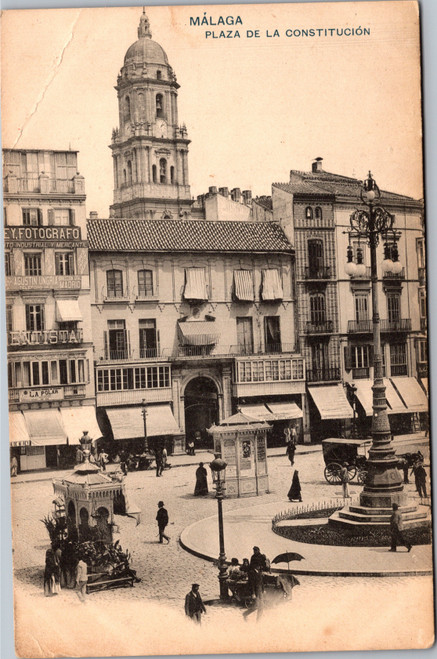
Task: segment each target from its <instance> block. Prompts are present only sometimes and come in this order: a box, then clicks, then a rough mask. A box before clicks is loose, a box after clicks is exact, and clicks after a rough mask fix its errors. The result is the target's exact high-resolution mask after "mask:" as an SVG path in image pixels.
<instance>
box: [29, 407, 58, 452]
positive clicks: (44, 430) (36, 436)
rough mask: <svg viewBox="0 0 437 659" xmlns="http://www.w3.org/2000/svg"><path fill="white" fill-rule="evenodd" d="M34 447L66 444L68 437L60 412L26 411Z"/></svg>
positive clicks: (50, 410)
mask: <svg viewBox="0 0 437 659" xmlns="http://www.w3.org/2000/svg"><path fill="white" fill-rule="evenodd" d="M23 414H24V418H25V420H26V425H27V430H28V432H29V436H30V441H31V444H32V446H55V445H57V444H66V443H67V436H66V434H65V430H64V427H63V425H62V417H61V414H60V412H59V410H54V409H47V410H24V411H23Z"/></svg>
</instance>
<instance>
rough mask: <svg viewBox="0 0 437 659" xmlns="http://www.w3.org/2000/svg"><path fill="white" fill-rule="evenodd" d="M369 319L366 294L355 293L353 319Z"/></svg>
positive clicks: (358, 320)
mask: <svg viewBox="0 0 437 659" xmlns="http://www.w3.org/2000/svg"><path fill="white" fill-rule="evenodd" d="M368 319H369V309H368V297H367V295H355V320H356V321H357V322H358V323H359V322H360V321H362V320H368Z"/></svg>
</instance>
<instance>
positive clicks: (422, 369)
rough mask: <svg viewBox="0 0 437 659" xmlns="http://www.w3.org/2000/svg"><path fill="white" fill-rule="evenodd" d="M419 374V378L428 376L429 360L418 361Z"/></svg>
mask: <svg viewBox="0 0 437 659" xmlns="http://www.w3.org/2000/svg"><path fill="white" fill-rule="evenodd" d="M417 375H418V376H419V378H427V377H428V363H427V362H418V363H417Z"/></svg>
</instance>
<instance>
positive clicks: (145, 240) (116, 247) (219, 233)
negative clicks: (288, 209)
mask: <svg viewBox="0 0 437 659" xmlns="http://www.w3.org/2000/svg"><path fill="white" fill-rule="evenodd" d="M88 239H89V248H90V250H94V251H99V252H119V251H146V252H161V251H162V252H186V251H190V252H216V251H228V252H289V251H290V250H291V249H292V246H291V244H290V243H289V241H288V240H287V238H286V236H285V234H284V232H283V231H282V229H281V228H280V227H279V226H278V225H277V224H273V223H272V222H208V221H205V220H141V219H115V218H109V219H100V218H98V219H90V220H88Z"/></svg>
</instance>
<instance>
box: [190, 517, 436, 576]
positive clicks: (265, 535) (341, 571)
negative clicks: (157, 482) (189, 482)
mask: <svg viewBox="0 0 437 659" xmlns="http://www.w3.org/2000/svg"><path fill="white" fill-rule="evenodd" d="M272 505H274V504H267V506H272ZM267 506H266V504H258V505H255V506H251V507H250V508H243V509H239V510H237V511H236V510H234V511H231V512H229V513H225V515H224V522H225V548H226V521H228V522H229V520H230V518H234V521H235V519H237V518H238V517H244V518H245V519H244V520H243V521H242V522H241V523H240V524H235V526H238V527H239V529H238V530H239V535H240V534H241V536H242V537H243V536H244V535H245V534H246V533H249V534H250V531H251V530H253V528H254V526H256V525H258V524H259V523H260V519H261V518H262V517H264V516H263V515H261V512H262V510H260V509H262V508H266V507H267ZM256 512H258V515H256ZM251 513H252V514H251ZM211 525H214V531H215V532H216V533H217V535H218V531H217V517H216V516H215V515H211V516H210V517H206V518H205V519H202V520H199V521H197V522H194V523H193V524H190V526H187V527H186V528H185V529H184V530H183V531H182V533H181V535H180V537H179V544H180V546H181V547H182V548H183V549H184V550H185V551H187V552H189V553H190V554H193V555H194V556H197V557H198V558H201V559H203V560H207V561H210V562H216V561H217V557H218V553H219V548H218V540H217V553H216V555H213V553H212V551H211V548H210V547H208V539H209V537H210V536H211V528H210V527H211ZM228 531H229V529H228ZM252 537H253V534H252ZM199 538H200V541H199ZM196 540H197V542H196ZM252 542H256V544H258V545H259V546H260V547H261V551H263V552H265V553H266V554H267V555H268V556H273V555H275V554H279V553H282V552H283V551H284V550H285V549H287V550H290V551H298V552H299V553H302V554H305V553H307V554H308V550H309V551H310V553H311V552H312V553H313V560H317V558H318V557H319V556H320V558H321V559H322V557H323V558H324V561H327V562H328V563H331V565H329V567H328V566H327V567H326V568H325V569H321V568H311V567H310V568H306V567H304V565H303V564H302V563H303V562H299V563H298V564H297V563H296V562H293V564H292V566H291V568H290V572H292V573H293V574H296V575H299V574H300V575H307V576H310V575H311V576H334V577H404V576H429V575H432V574H433V570H432V563H431V566H430V567H429V568H427V567H423V568H421V567H418V566H417V565H412V566H411V567H409V568H405V567H404V566H403V567H402V568H398V569H394V568H393V566H392V565H391V566H388V565H387V567H378V569H375V568H372V566H371V565H369V561H368V551H367V549H379V548H357V547H350V548H349V547H346V548H345V547H341V548H338V547H332V546H331V545H329V546H328V545H326V546H325V545H310V544H307V543H300V542H297V541H291V540H285V539H284V538H281V537H280V536H277V535H276V534H274V533H273V531H271V528H270V526H268V527H267V528H263V530H262V531H261V533H258V535H257V536H256V537H255V539H254V540H253V541H252ZM285 543H286V546H285ZM228 544H230V543H229V542H228ZM316 547H317V549H316V550H315V548H316ZM427 547H428V546H427V545H416V547H415V549H416V551H419V552H421V553H425V552H426V551H427ZM314 550H315V551H314ZM344 550H346V551H350V550H351V551H353V552H354V553H355V554H357V555H358V556H357V566H356V568H355V567H353V568H351V566H350V565H349V566H344V567H342V566H343V565H344V563H345V558H344V554H345V551H344ZM232 551H234V550H232ZM429 551H430V552H431V549H430V548H429ZM315 552H317V554H318V556H317V557H314V554H315ZM382 553H383V552H382ZM387 553H388V554H389V556H387V557H384V558H383V557H381V560H384V561H387V562H390V563H393V561H394V560H396V559H395V556H396V555H393V554H390V553H389V552H388V549H387ZM403 553H406V552H399V553H398V556H401V554H403ZM230 555H231V554H229V555H228V559H229V556H230ZM413 555H414V554H413V553H411V554H410V555H409V556H411V557H412V558H413ZM327 557H328V559H327ZM310 560H311V558H310ZM402 560H403V559H402ZM324 561H323V560H322V562H324ZM431 561H432V554H431ZM348 562H349V561H348ZM364 566H366V567H364ZM367 566H368V567H367ZM272 572H274V573H279V574H287V573H288V572H289V570H288V568H281V567H276V566H275V567H272Z"/></svg>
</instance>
